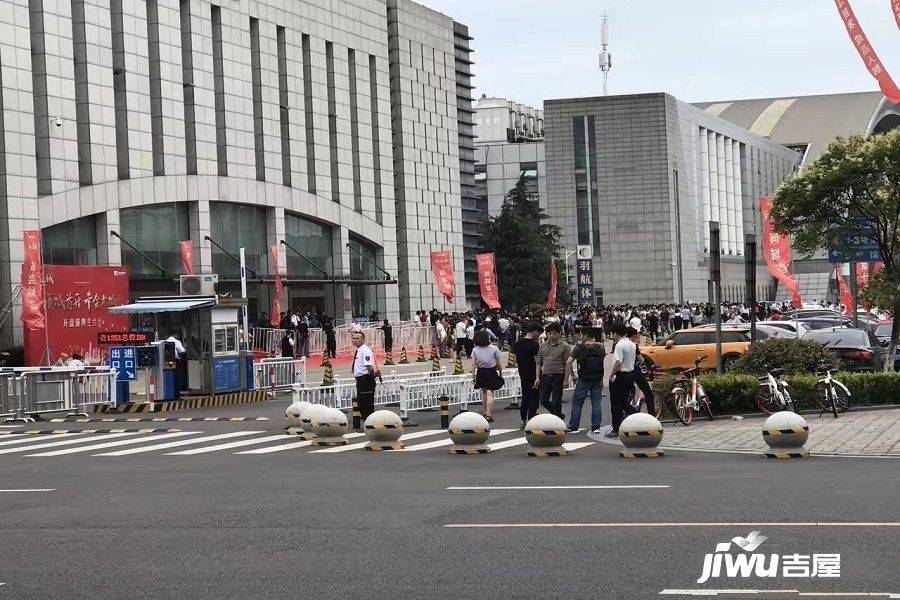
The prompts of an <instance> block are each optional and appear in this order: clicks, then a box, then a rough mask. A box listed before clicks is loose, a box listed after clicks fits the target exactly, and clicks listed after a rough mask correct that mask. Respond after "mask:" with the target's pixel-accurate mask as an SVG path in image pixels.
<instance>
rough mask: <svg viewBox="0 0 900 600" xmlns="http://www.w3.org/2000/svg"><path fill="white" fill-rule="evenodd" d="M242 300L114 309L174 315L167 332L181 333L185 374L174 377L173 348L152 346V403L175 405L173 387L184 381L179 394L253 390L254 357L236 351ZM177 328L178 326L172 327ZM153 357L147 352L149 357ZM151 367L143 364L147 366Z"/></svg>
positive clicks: (148, 301) (150, 300)
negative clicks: (153, 348)
mask: <svg viewBox="0 0 900 600" xmlns="http://www.w3.org/2000/svg"><path fill="white" fill-rule="evenodd" d="M246 302H247V301H246V300H245V299H242V298H223V297H218V296H166V297H145V298H138V299H137V300H135V301H134V302H133V303H132V304H125V305H122V306H114V307H112V308H110V309H109V311H110V312H111V313H114V314H132V315H146V314H153V315H154V316H155V319H154V320H155V322H156V323H157V324H158V322H159V319H158V315H160V314H163V313H178V314H177V319H169V321H170V322H171V323H172V325H171V326H170V328H169V329H170V330H172V329H174V330H177V331H180V332H181V338H182V340H183V344H184V347H185V350H186V359H187V374H186V375H182V376H181V377H179V375H178V374H177V373H176V372H177V368H178V366H177V364H176V362H175V360H174V358H175V357H174V344H172V343H166V342H165V341H158V342H154V343H153V344H152V346H154V347H155V348H156V350H157V352H156V353H154V354H156V356H157V358H156V360H155V361H153V362H155V364H154V365H152V366H151V365H150V364H148V365H147V366H148V367H149V368H151V369H153V374H154V376H155V380H156V382H157V385H156V389H157V392H156V400H175V399H176V398H177V397H178V395H179V394H178V392H177V391H176V389H175V388H176V381H179V382H180V380H181V379H183V378H185V377H186V379H187V385H184V386H182V387H183V388H184V389H183V391H182V393H183V394H189V395H192V396H193V395H198V396H208V395H215V394H223V393H231V392H240V391H246V390H251V389H253V354H252V353H251V352H248V351H246V350H245V349H243V348H241V342H240V340H241V335H240V325H239V316H240V310H241V307H242V306H244V305H246ZM176 323H177V324H176ZM154 328H155V330H156V339H157V340H165V339H166V338H167V337H168V333H169V332H168V331H159V327H158V325H157V326H155V327H154ZM151 352H152V351H151ZM149 362H150V361H148V363H149Z"/></svg>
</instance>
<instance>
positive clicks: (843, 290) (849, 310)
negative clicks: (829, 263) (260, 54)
mask: <svg viewBox="0 0 900 600" xmlns="http://www.w3.org/2000/svg"><path fill="white" fill-rule="evenodd" d="M834 270H835V273H836V274H837V280H838V294H839V295H840V297H841V304H843V305H844V315H852V314H853V294H851V293H850V286H849V285H847V280H846V279H844V273H843V272H842V271H841V265H840V264H838V265H835V267H834Z"/></svg>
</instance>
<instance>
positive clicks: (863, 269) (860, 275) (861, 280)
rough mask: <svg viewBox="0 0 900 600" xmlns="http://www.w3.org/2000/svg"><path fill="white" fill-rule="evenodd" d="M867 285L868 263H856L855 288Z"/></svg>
mask: <svg viewBox="0 0 900 600" xmlns="http://www.w3.org/2000/svg"><path fill="white" fill-rule="evenodd" d="M867 283H869V263H867V262H861V263H856V286H857V288H864V287H866V284H867Z"/></svg>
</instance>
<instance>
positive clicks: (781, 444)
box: [762, 410, 809, 458]
mask: <svg viewBox="0 0 900 600" xmlns="http://www.w3.org/2000/svg"><path fill="white" fill-rule="evenodd" d="M762 434H763V440H765V442H766V444H768V446H769V450H767V451H766V452H765V453H764V456H765V457H766V458H809V450H807V449H805V448H804V447H803V445H804V444H805V443H806V441H807V440H808V439H809V425H808V424H807V423H806V419H804V418H803V417H801V416H800V415H798V414H797V413H793V412H790V411H787V410H783V411H780V412H777V413H774V414H772V415H769V418H767V419H766V420H765V422H763V426H762Z"/></svg>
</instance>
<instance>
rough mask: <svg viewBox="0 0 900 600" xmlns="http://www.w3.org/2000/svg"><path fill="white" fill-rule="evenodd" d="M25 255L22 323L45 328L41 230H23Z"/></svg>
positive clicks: (28, 327)
mask: <svg viewBox="0 0 900 600" xmlns="http://www.w3.org/2000/svg"><path fill="white" fill-rule="evenodd" d="M22 243H23V245H24V247H25V257H24V261H23V262H22V325H23V326H24V327H25V328H26V329H31V330H36V329H44V287H43V285H42V282H41V279H42V277H43V273H44V266H43V259H42V257H41V232H40V231H39V230H36V231H23V232H22Z"/></svg>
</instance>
